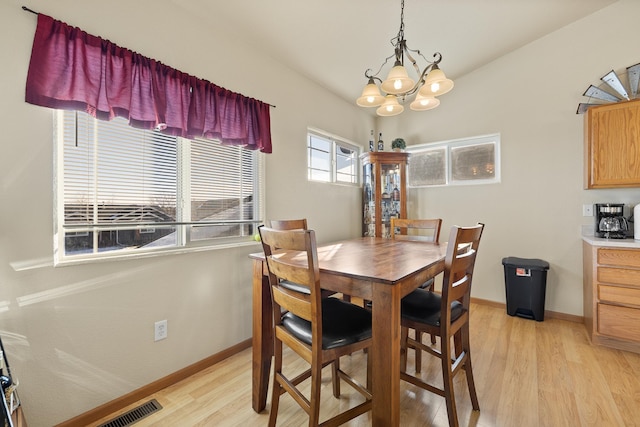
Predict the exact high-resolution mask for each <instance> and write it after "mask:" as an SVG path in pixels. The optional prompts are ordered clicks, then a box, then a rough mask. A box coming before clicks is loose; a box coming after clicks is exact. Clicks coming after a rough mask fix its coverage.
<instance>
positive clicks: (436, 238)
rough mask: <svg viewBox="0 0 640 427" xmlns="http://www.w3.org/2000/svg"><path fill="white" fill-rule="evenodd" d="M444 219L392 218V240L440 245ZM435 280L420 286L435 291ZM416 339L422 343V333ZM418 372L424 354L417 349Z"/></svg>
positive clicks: (432, 340) (417, 334) (416, 362)
mask: <svg viewBox="0 0 640 427" xmlns="http://www.w3.org/2000/svg"><path fill="white" fill-rule="evenodd" d="M441 228H442V218H433V219H408V218H391V238H392V239H394V240H411V241H416V242H428V243H440V229H441ZM434 283H435V280H434V278H431V279H429V280H427V281H426V282H424V283H423V284H422V285H420V287H421V288H423V289H428V290H430V291H433V290H434ZM414 333H415V339H416V341H418V342H422V332H421V331H419V330H416V331H415V332H414ZM431 343H432V344H435V343H436V337H435V336H433V335H431ZM410 348H412V347H410ZM414 350H415V364H416V372H420V371H421V370H422V352H421V351H420V350H419V349H415V348H414Z"/></svg>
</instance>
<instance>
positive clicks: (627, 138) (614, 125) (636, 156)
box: [585, 100, 640, 188]
mask: <svg viewBox="0 0 640 427" xmlns="http://www.w3.org/2000/svg"><path fill="white" fill-rule="evenodd" d="M639 144H640V100H634V101H629V102H619V103H615V104H608V105H603V106H600V107H592V108H590V109H589V110H588V111H587V114H586V116H585V154H586V156H585V172H586V173H585V179H586V187H587V188H611V187H640V145H639Z"/></svg>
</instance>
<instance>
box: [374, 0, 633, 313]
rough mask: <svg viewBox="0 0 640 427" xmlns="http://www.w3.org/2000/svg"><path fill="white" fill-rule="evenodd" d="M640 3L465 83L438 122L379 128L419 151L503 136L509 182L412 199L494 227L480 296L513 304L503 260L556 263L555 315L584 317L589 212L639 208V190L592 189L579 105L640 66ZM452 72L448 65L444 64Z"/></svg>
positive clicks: (412, 118) (582, 24) (413, 116)
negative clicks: (583, 234)
mask: <svg viewBox="0 0 640 427" xmlns="http://www.w3.org/2000/svg"><path fill="white" fill-rule="evenodd" d="M639 13H640V3H638V2H636V1H633V0H621V1H619V2H617V3H615V4H613V5H612V6H609V7H608V8H605V9H603V10H601V11H599V12H597V13H595V14H593V15H591V16H589V17H586V18H584V19H582V20H580V21H578V22H575V23H573V24H571V25H569V26H567V27H565V28H562V29H560V30H558V31H556V32H554V33H552V34H549V35H547V36H545V37H543V38H541V39H539V40H537V41H535V42H533V43H531V44H529V45H527V46H525V47H523V48H521V49H518V50H516V51H514V52H512V53H510V54H508V55H505V56H504V57H501V58H499V59H498V60H496V61H494V62H492V63H490V64H488V65H487V66H484V67H482V68H480V69H478V70H476V71H475V72H473V73H471V74H469V75H466V76H464V77H462V78H459V79H456V80H455V87H454V89H453V90H452V91H451V92H449V93H448V94H445V95H443V96H442V97H441V101H442V103H441V104H440V106H439V107H438V108H437V109H435V110H432V111H428V112H423V113H417V112H409V113H404V114H403V115H401V116H398V118H397V119H396V120H385V119H382V120H380V124H379V126H380V128H381V129H382V131H383V132H384V133H385V135H386V137H387V139H389V140H391V139H393V138H395V137H396V136H402V137H404V138H405V139H406V141H407V144H409V145H412V144H420V143H428V142H437V141H444V140H451V139H458V138H463V137H468V136H477V135H486V134H490V133H500V135H501V153H502V162H501V166H502V182H501V183H499V184H493V185H482V186H459V187H439V188H419V189H411V190H410V191H409V193H408V196H409V212H410V215H414V216H416V217H441V218H443V219H444V223H443V227H444V228H443V230H444V231H443V237H446V236H448V232H449V228H450V227H451V226H452V225H470V224H474V223H476V222H484V223H485V224H486V229H485V233H484V234H483V241H482V243H481V246H480V248H481V249H480V254H479V257H478V264H477V270H476V278H475V279H474V289H473V292H472V294H473V296H475V297H477V298H483V299H487V300H492V301H501V302H504V301H505V295H504V270H503V266H502V263H501V260H502V258H503V257H506V256H517V257H523V258H541V259H544V260H547V261H548V262H549V263H550V264H551V269H550V271H549V273H548V280H547V296H546V309H547V310H552V311H557V312H561V313H567V314H572V315H576V316H581V315H582V255H581V244H582V242H581V238H580V230H581V225H583V224H587V225H591V224H592V222H593V218H585V217H582V205H583V204H592V203H596V202H615V203H626V204H627V205H635V204H636V203H638V202H640V190H638V189H627V190H584V189H583V188H584V187H583V116H582V115H576V109H577V105H578V103H580V102H587V98H585V97H583V96H582V94H583V93H584V91H585V90H586V89H587V87H588V86H589V85H590V84H594V85H595V86H598V85H599V83H601V82H600V78H601V77H602V76H604V75H605V74H607V73H608V72H609V71H610V70H612V69H614V70H616V72H618V73H619V72H621V71H625V68H626V67H628V66H631V65H634V64H636V63H638V62H639V61H640V56H639V55H638V52H637V51H636V49H635V48H634V45H635V41H634V40H637V38H638V36H640V27H639V26H638V25H637V22H636V17H637V16H638V14H639ZM441 67H442V69H443V70H444V71H445V72H446V63H444V62H443V63H442V64H441Z"/></svg>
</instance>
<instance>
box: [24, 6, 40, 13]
mask: <svg viewBox="0 0 640 427" xmlns="http://www.w3.org/2000/svg"><path fill="white" fill-rule="evenodd" d="M22 10H24V11H26V12H31V13H33V14H34V15H38V12H36V11H35V10H31V9H29V8H28V7H27V6H22Z"/></svg>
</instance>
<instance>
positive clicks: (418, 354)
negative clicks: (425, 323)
mask: <svg viewBox="0 0 640 427" xmlns="http://www.w3.org/2000/svg"><path fill="white" fill-rule="evenodd" d="M415 331H416V341H418V342H419V343H421V342H422V331H419V330H417V329H416V330H415ZM432 339H433V337H432ZM415 353H416V373H418V372H420V371H422V350H420V349H419V348H416V349H415Z"/></svg>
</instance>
